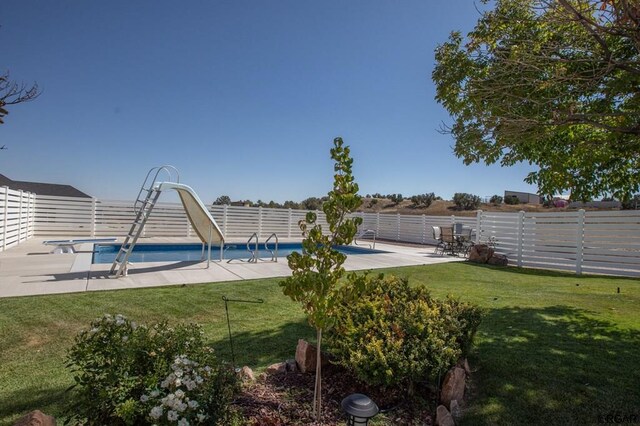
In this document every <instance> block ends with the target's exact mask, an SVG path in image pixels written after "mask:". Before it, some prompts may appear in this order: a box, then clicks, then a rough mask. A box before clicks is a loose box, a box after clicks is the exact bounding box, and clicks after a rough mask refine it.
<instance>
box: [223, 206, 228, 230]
mask: <svg viewBox="0 0 640 426" xmlns="http://www.w3.org/2000/svg"><path fill="white" fill-rule="evenodd" d="M228 208H229V205H228V204H225V205H224V206H223V207H222V228H223V231H222V232H224V234H225V235H227V232H228V230H227V214H228V213H227V209H228Z"/></svg>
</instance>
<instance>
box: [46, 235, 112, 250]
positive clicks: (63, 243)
mask: <svg viewBox="0 0 640 426" xmlns="http://www.w3.org/2000/svg"><path fill="white" fill-rule="evenodd" d="M116 240H117V238H116V237H113V238H80V239H75V240H47V241H43V242H42V244H44V245H45V246H55V247H54V248H53V250H51V253H55V254H61V253H75V252H76V248H75V246H76V245H78V244H90V243H113V242H115V241H116Z"/></svg>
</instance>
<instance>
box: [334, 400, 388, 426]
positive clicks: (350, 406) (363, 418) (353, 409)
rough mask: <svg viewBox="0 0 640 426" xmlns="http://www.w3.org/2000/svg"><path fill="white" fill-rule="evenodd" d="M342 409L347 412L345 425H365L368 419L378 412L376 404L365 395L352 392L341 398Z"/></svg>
mask: <svg viewBox="0 0 640 426" xmlns="http://www.w3.org/2000/svg"><path fill="white" fill-rule="evenodd" d="M342 409H343V410H344V412H345V413H347V416H348V419H347V426H358V425H363V426H366V425H368V424H369V419H370V418H372V417H374V416H375V415H376V414H378V411H380V410H379V409H378V406H377V405H376V403H375V402H373V401H372V400H371V398H369V397H368V396H366V395H363V394H361V393H354V394H352V395H349V396H348V397H346V398H345V399H343V400H342Z"/></svg>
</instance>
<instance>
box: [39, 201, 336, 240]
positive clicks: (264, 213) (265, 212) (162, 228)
mask: <svg viewBox="0 0 640 426" xmlns="http://www.w3.org/2000/svg"><path fill="white" fill-rule="evenodd" d="M35 211H36V215H35V235H38V236H60V237H63V236H64V237H119V236H124V235H126V234H127V232H128V231H129V228H130V227H131V223H132V222H133V220H134V218H135V213H134V211H133V202H131V201H101V200H96V199H95V198H68V197H52V196H43V195H39V196H38V197H37V202H36V210H35ZM209 211H210V212H211V215H212V216H213V218H214V219H215V220H216V222H217V223H218V226H220V228H221V230H222V232H223V233H224V235H225V236H226V237H227V239H232V240H233V239H235V240H238V241H244V240H247V239H248V238H249V237H250V236H251V234H253V233H254V232H256V233H257V234H258V236H259V237H260V238H261V239H262V238H266V237H268V236H269V235H271V234H272V233H274V232H275V233H277V234H278V236H280V237H299V236H300V228H298V221H299V220H300V219H302V218H304V216H305V214H306V213H307V212H306V211H303V210H290V209H289V210H284V209H268V208H262V207H233V206H210V207H209ZM318 218H319V222H320V223H321V224H324V223H326V221H325V218H324V213H321V212H318ZM144 236H146V237H195V236H196V234H195V232H193V230H192V229H191V226H190V224H189V220H188V218H187V215H186V214H185V212H184V209H183V207H182V204H180V203H157V204H156V205H155V207H154V208H153V213H152V214H151V216H149V219H148V221H147V223H146V225H145V227H144Z"/></svg>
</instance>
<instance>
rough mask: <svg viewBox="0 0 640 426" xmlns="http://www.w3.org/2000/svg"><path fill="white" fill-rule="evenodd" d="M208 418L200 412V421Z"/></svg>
mask: <svg viewBox="0 0 640 426" xmlns="http://www.w3.org/2000/svg"><path fill="white" fill-rule="evenodd" d="M206 419H207V416H205V415H204V414H203V413H198V421H199V422H200V423H202V422H204V421H205V420H206Z"/></svg>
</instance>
